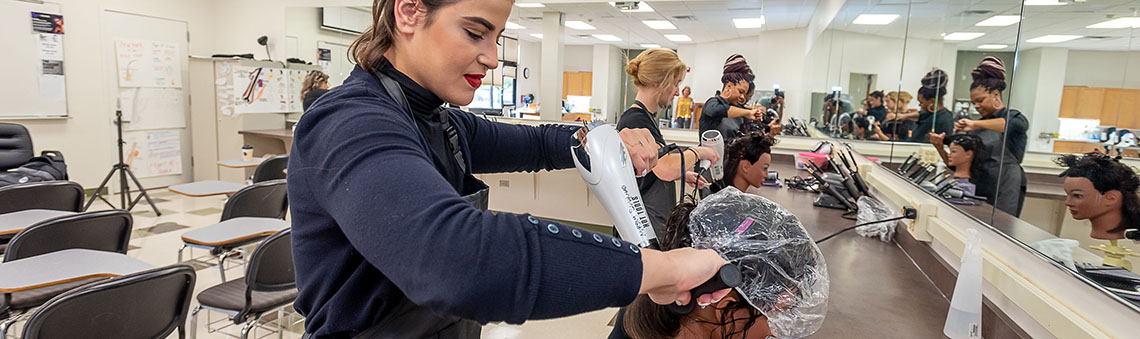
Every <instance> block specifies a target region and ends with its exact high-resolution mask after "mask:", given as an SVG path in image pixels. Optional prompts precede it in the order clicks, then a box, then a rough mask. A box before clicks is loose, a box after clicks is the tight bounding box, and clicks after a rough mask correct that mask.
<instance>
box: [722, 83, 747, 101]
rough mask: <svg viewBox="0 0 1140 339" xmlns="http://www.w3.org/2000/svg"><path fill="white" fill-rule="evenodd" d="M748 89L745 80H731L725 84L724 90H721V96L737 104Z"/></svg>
mask: <svg viewBox="0 0 1140 339" xmlns="http://www.w3.org/2000/svg"><path fill="white" fill-rule="evenodd" d="M747 91H748V83H747V82H745V81H743V80H741V81H737V82H730V83H727V84H725V85H724V90H722V91H720V96H721V97H722V98H724V100H728V102H730V103H733V104H735V103H737V101H738V100H740V98H741V97H743V96H744V92H747Z"/></svg>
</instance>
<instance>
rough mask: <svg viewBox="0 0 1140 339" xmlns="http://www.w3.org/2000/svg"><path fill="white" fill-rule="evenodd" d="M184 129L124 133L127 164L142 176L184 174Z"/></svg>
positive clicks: (124, 150)
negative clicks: (182, 144) (182, 143)
mask: <svg viewBox="0 0 1140 339" xmlns="http://www.w3.org/2000/svg"><path fill="white" fill-rule="evenodd" d="M181 140H182V131H179V130H160V131H145V132H125V133H123V141H124V142H126V144H124V145H123V152H125V154H126V157H127V159H126V162H127V165H130V166H131V170H132V171H134V172H135V175H136V176H138V177H140V178H148V177H157V176H163V175H179V174H182V147H181Z"/></svg>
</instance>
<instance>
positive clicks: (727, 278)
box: [668, 264, 743, 315]
mask: <svg viewBox="0 0 1140 339" xmlns="http://www.w3.org/2000/svg"><path fill="white" fill-rule="evenodd" d="M742 281H743V277H742V276H741V274H740V268H738V267H736V265H733V264H724V266H721V267H720V270H719V271H717V272H716V274H715V275H713V277H712V279H709V280H708V281H706V282H705V283H703V284H701V285H700V286H697V288H694V289H692V290H690V291H689V295H691V296H692V298H690V299H689V303H688V304H685V305H684V306H681V305H677V304H675V303H674V304H669V306H668V308H669V311H672V312H673V313H676V314H680V315H685V314H689V313H692V312H693V309H694V307H693V306H694V305H696V304H697V297H698V296H700V295H702V294H709V293H713V292H716V291H720V290H723V289H726V288H734V287H737V286H740V283H741V282H742Z"/></svg>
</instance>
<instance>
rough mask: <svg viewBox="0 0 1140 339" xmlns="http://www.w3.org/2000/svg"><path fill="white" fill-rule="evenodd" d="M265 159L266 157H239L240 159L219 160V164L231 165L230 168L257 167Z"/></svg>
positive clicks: (223, 165)
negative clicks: (247, 158)
mask: <svg viewBox="0 0 1140 339" xmlns="http://www.w3.org/2000/svg"><path fill="white" fill-rule="evenodd" d="M265 159H266V158H251V159H249V160H245V159H241V158H238V159H230V160H222V161H219V162H218V166H222V167H229V168H250V167H257V165H261V162H262V161H265Z"/></svg>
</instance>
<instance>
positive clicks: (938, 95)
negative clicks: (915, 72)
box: [918, 68, 1004, 105]
mask: <svg viewBox="0 0 1140 339" xmlns="http://www.w3.org/2000/svg"><path fill="white" fill-rule="evenodd" d="M949 82H950V78H949V76H948V75H946V72H944V71H942V70H940V69H937V68H935V69H934V70H932V71H930V72H927V73H926V76H923V77H922V87H919V88H918V96H920V97H922V98H923V99H927V100H930V99H937V102H938V104H939V105H941V104H942V99H943V98H945V97H946V84H947V83H949ZM1003 88H1004V87H1003Z"/></svg>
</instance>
